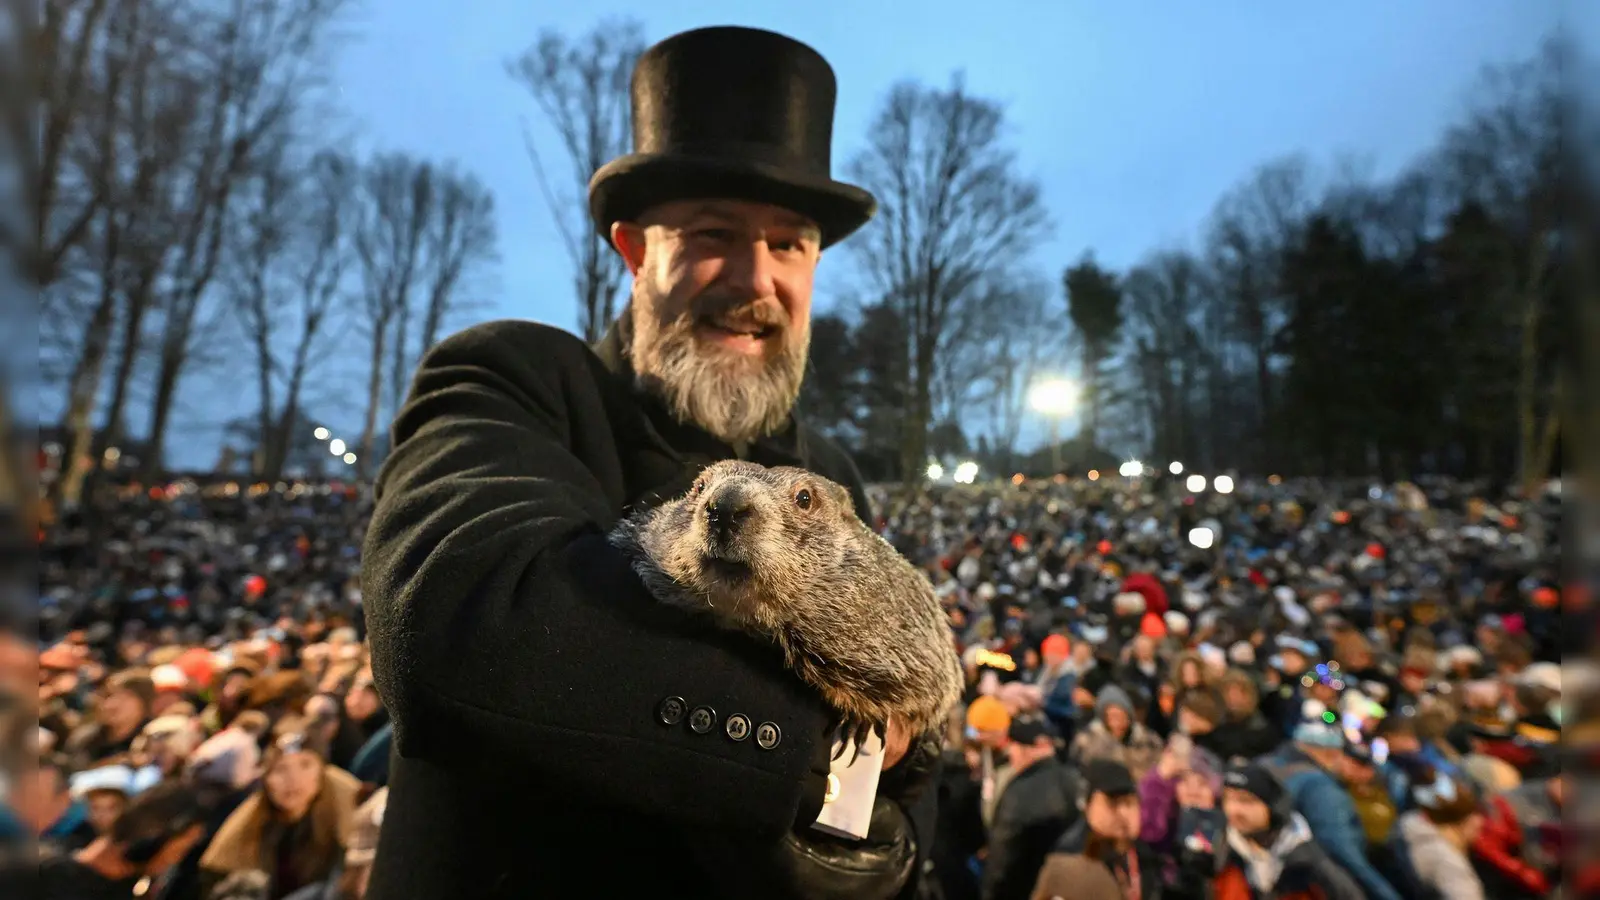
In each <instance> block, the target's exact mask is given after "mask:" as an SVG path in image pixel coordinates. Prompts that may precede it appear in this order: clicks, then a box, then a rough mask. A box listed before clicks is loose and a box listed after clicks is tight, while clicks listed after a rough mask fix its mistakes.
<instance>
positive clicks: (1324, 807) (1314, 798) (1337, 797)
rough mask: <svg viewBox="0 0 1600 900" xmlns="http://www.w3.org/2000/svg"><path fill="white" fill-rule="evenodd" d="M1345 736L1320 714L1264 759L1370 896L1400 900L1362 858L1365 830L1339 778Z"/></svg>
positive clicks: (1374, 899) (1294, 803)
mask: <svg viewBox="0 0 1600 900" xmlns="http://www.w3.org/2000/svg"><path fill="white" fill-rule="evenodd" d="M1344 746H1345V737H1344V735H1343V734H1342V733H1341V732H1340V730H1339V729H1338V728H1337V727H1335V726H1333V725H1331V724H1327V723H1325V722H1323V721H1322V720H1321V719H1320V718H1308V719H1306V720H1304V721H1302V722H1301V723H1300V725H1299V726H1298V727H1297V728H1296V729H1295V732H1294V738H1293V740H1292V741H1291V742H1290V743H1288V744H1286V745H1284V746H1283V747H1282V748H1280V749H1279V750H1278V751H1277V752H1276V753H1275V754H1272V755H1270V756H1268V757H1266V758H1265V759H1264V760H1263V763H1264V764H1265V765H1266V766H1267V767H1268V768H1269V769H1270V770H1271V771H1272V772H1273V774H1274V775H1275V776H1277V778H1278V779H1279V780H1280V781H1282V782H1283V784H1284V786H1285V788H1286V790H1287V791H1288V795H1289V800H1290V804H1291V806H1292V807H1293V809H1294V811H1295V812H1296V813H1299V814H1300V816H1301V817H1302V818H1304V820H1305V821H1306V823H1307V825H1308V826H1309V827H1310V829H1311V833H1312V835H1313V836H1315V838H1316V841H1317V843H1318V844H1319V845H1321V847H1322V849H1323V850H1325V851H1327V854H1328V856H1329V857H1331V858H1332V859H1333V861H1334V862H1336V863H1338V864H1339V865H1340V866H1343V867H1344V869H1345V871H1347V872H1349V873H1350V875H1351V876H1352V877H1353V878H1354V879H1355V880H1356V882H1357V883H1358V884H1360V885H1361V890H1362V891H1364V892H1365V893H1366V895H1367V897H1368V898H1369V900H1400V895H1399V893H1397V892H1396V891H1395V888H1394V886H1393V885H1391V884H1390V883H1389V882H1388V881H1387V880H1386V879H1385V878H1384V877H1383V875H1382V874H1380V873H1379V872H1378V870H1377V869H1376V868H1375V867H1374V866H1373V865H1372V863H1371V861H1370V860H1369V859H1368V858H1367V840H1366V832H1365V831H1364V830H1363V829H1362V827H1361V819H1360V817H1359V816H1358V815H1357V814H1356V808H1355V803H1354V801H1352V800H1351V799H1350V794H1349V793H1348V792H1347V791H1346V790H1345V788H1344V785H1343V783H1342V777H1341V776H1342V772H1343V767H1344V764H1345V761H1346V756H1345V751H1344Z"/></svg>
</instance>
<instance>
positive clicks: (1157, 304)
mask: <svg viewBox="0 0 1600 900" xmlns="http://www.w3.org/2000/svg"><path fill="white" fill-rule="evenodd" d="M1205 277H1206V274H1205V272H1204V268H1203V266H1202V265H1201V263H1200V261H1199V260H1197V259H1195V258H1194V257H1193V256H1191V255H1190V254H1188V253H1185V252H1182V251H1167V252H1163V253H1157V254H1155V255H1154V256H1152V257H1151V258H1149V259H1147V260H1146V261H1144V262H1143V263H1141V264H1140V265H1138V266H1136V267H1135V268H1134V269H1132V270H1131V271H1130V272H1128V274H1127V276H1126V277H1125V278H1124V279H1123V292H1124V296H1125V297H1126V298H1127V301H1126V308H1127V322H1128V325H1127V332H1128V337H1129V338H1130V339H1131V341H1132V347H1131V349H1130V352H1131V353H1132V354H1133V359H1132V360H1131V362H1132V363H1133V368H1134V373H1135V374H1136V377H1137V378H1138V381H1139V386H1140V392H1139V393H1140V395H1141V396H1142V398H1143V399H1144V401H1145V405H1146V414H1147V415H1148V417H1149V422H1150V435H1151V438H1152V441H1153V446H1152V447H1151V450H1152V451H1153V452H1154V453H1155V454H1156V455H1157V457H1158V458H1161V459H1178V460H1184V459H1188V460H1193V459H1195V453H1196V450H1197V449H1198V446H1199V440H1198V435H1197V434H1196V425H1197V423H1196V422H1195V421H1193V418H1192V415H1191V414H1192V411H1193V410H1194V408H1195V406H1196V405H1197V404H1195V403H1194V402H1193V397H1194V390H1193V389H1194V385H1195V384H1196V383H1197V382H1198V380H1199V376H1200V373H1201V371H1202V369H1203V362H1202V360H1201V359H1200V354H1199V348H1200V340H1199V335H1198V333H1197V330H1196V328H1195V325H1194V321H1193V317H1194V315H1195V310H1196V309H1197V308H1199V307H1200V305H1201V303H1202V297H1201V294H1202V292H1203V291H1204V290H1205V284H1204V281H1205Z"/></svg>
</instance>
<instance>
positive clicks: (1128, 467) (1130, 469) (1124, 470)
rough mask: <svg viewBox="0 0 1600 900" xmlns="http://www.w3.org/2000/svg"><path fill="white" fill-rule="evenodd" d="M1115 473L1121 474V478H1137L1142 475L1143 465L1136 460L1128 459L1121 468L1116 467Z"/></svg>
mask: <svg viewBox="0 0 1600 900" xmlns="http://www.w3.org/2000/svg"><path fill="white" fill-rule="evenodd" d="M1117 472H1118V473H1119V474H1121V475H1122V477H1123V478H1138V477H1139V476H1140V475H1143V474H1144V463H1142V462H1139V461H1138V460H1137V459H1130V460H1128V461H1127V462H1125V463H1123V464H1122V465H1121V466H1118V467H1117Z"/></svg>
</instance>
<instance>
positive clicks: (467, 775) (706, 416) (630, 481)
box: [362, 27, 939, 900]
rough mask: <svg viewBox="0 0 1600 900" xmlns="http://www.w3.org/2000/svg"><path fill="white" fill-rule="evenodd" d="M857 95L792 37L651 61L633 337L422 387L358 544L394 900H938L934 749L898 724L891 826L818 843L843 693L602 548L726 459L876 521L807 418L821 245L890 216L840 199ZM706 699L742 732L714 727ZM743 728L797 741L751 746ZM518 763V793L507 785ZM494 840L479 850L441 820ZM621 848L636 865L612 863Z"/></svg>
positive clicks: (612, 228) (636, 87)
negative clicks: (816, 682) (810, 682)
mask: <svg viewBox="0 0 1600 900" xmlns="http://www.w3.org/2000/svg"><path fill="white" fill-rule="evenodd" d="M735 71H738V72H743V73H744V74H743V75H742V76H741V77H738V78H729V77H728V76H727V73H729V72H735ZM834 93H835V79H834V75H833V72H832V70H831V67H830V66H829V65H828V63H827V62H826V61H825V60H824V59H823V58H822V57H821V56H820V55H819V54H818V53H817V52H816V51H815V50H814V49H812V48H810V47H808V46H805V45H803V44H800V43H799V42H797V41H794V40H792V39H790V38H788V37H785V36H782V35H778V34H774V33H772V32H766V31H759V30H755V29H746V28H733V27H718V28H705V29H697V30H694V31H690V32H686V33H683V34H679V35H675V36H672V37H670V38H667V39H666V40H664V41H662V42H660V43H658V44H656V45H655V46H654V47H653V48H651V49H649V50H646V51H645V52H644V53H643V54H642V55H641V56H640V57H639V59H638V62H637V65H636V69H635V74H634V77H633V80H632V101H633V109H634V128H633V134H634V139H635V143H636V150H637V151H639V152H638V153H637V154H635V155H630V156H627V157H624V158H622V159H619V160H616V161H614V162H612V163H610V164H608V165H606V166H604V167H602V169H601V170H600V171H598V172H596V173H595V177H594V178H593V180H592V181H591V182H590V185H591V187H590V211H591V212H592V214H593V219H594V222H593V224H594V226H595V228H596V229H597V231H598V232H599V233H601V234H603V235H605V236H607V237H608V238H609V239H610V241H611V243H612V246H613V247H614V248H615V249H616V250H617V252H618V254H619V255H620V257H621V259H622V262H623V263H624V264H625V265H626V267H627V269H628V272H629V274H630V275H631V277H632V289H631V295H630V299H629V302H628V304H627V305H626V306H625V308H624V309H623V311H622V312H621V314H620V315H619V317H618V319H617V321H616V323H615V325H614V327H613V329H612V330H611V332H610V333H609V334H608V335H607V337H606V338H605V339H604V340H603V341H601V342H600V343H599V344H598V345H597V346H595V347H592V348H591V347H589V346H586V345H585V344H584V343H583V342H581V341H580V340H579V339H577V338H575V337H573V336H572V335H570V334H567V333H565V332H562V331H559V330H557V329H555V328H551V327H547V326H542V325H538V324H535V323H529V322H510V321H505V322H493V323H488V324H484V325H479V326H476V327H473V328H471V329H468V330H467V331H464V332H462V333H459V334H456V335H454V336H452V337H449V338H446V339H445V340H444V341H442V342H440V343H439V344H438V345H437V346H435V347H434V348H433V349H432V350H430V351H429V353H428V354H427V355H426V356H425V357H424V358H423V360H422V362H421V364H420V365H419V367H418V369H417V372H416V374H415V376H414V377H413V380H412V390H411V393H410V396H409V397H408V399H407V400H406V402H405V403H404V405H403V406H402V408H401V409H400V410H399V413H398V415H397V417H396V419H395V422H394V426H393V434H394V439H393V441H392V449H391V451H390V455H389V457H388V459H387V460H386V461H385V464H384V467H383V469H382V471H381V473H380V475H379V478H378V483H377V486H376V489H375V493H376V505H375V507H374V510H373V515H372V518H371V521H370V523H369V524H368V528H367V533H366V536H365V543H364V545H363V549H362V577H363V581H362V600H363V611H364V612H365V616H366V624H367V628H368V634H369V637H370V640H371V646H372V663H373V667H372V668H373V674H374V676H375V678H376V680H377V683H378V687H379V691H380V693H381V694H382V695H383V697H384V700H385V701H386V703H387V705H388V708H389V711H390V715H391V716H392V717H393V718H394V720H395V722H396V728H395V736H396V743H397V753H396V755H395V756H394V762H393V765H394V771H393V772H391V776H392V777H391V780H390V795H389V804H390V810H389V813H388V814H387V816H386V818H385V820H384V821H385V823H386V827H385V829H384V835H383V840H382V841H381V842H380V844H379V852H378V859H377V862H376V863H375V864H374V865H375V868H374V872H373V879H372V886H371V893H372V896H373V897H375V898H378V900H391V898H398V897H410V896H416V895H423V896H431V895H441V896H442V895H445V894H447V893H457V892H459V893H464V894H477V893H482V892H486V891H487V890H489V888H490V886H491V885H498V886H499V887H498V888H497V889H498V890H501V891H503V892H505V893H507V894H518V893H529V892H533V891H537V890H539V889H540V885H541V884H542V882H543V880H544V879H546V878H548V877H549V876H550V873H551V872H561V871H567V870H571V869H574V868H580V867H581V869H582V871H583V872H584V878H585V879H587V880H588V881H589V882H590V883H589V885H588V890H590V891H591V892H593V893H598V894H604V895H619V896H620V895H628V894H635V893H666V894H672V893H684V892H689V893H715V892H719V891H721V892H739V891H743V890H746V889H747V887H748V885H749V884H751V883H752V882H758V883H764V884H771V885H772V890H773V891H774V892H775V893H782V892H784V891H785V890H790V891H793V892H795V893H798V894H802V895H803V894H805V893H808V892H811V891H813V890H814V888H810V887H807V886H806V885H807V884H809V883H810V881H809V880H810V879H816V880H824V881H827V882H829V883H835V882H837V881H838V880H839V879H841V878H844V877H845V876H846V874H853V875H854V876H856V878H857V879H858V884H857V886H856V887H854V888H853V889H851V893H852V894H854V895H855V896H859V897H862V898H875V897H881V898H887V897H894V896H898V895H900V894H901V893H902V892H903V891H906V890H913V889H915V888H914V883H915V882H916V881H917V880H918V879H919V878H920V877H921V873H922V871H923V865H922V861H923V860H925V859H926V855H927V852H928V847H927V841H926V840H921V841H919V840H918V838H917V836H918V835H927V834H931V833H932V832H933V820H934V809H933V806H932V804H933V802H934V800H935V799H936V792H934V791H929V790H923V787H925V786H926V785H927V783H928V781H929V780H930V779H931V778H932V776H933V771H932V768H933V767H934V766H935V765H936V764H937V761H938V759H939V736H938V734H937V733H930V734H925V735H911V734H908V733H906V732H905V730H904V727H903V724H902V723H898V722H891V723H889V725H888V748H889V749H888V750H887V751H886V752H885V754H884V759H885V763H884V770H885V771H884V777H883V778H882V779H881V780H880V781H879V783H878V784H879V789H878V796H877V802H878V803H879V804H880V805H881V807H882V809H881V811H880V812H879V814H878V815H877V816H876V817H875V819H874V821H875V822H876V823H877V827H875V828H874V829H873V831H872V833H870V834H869V835H868V839H867V840H866V841H863V842H858V843H855V844H846V843H843V842H838V841H829V840H825V839H824V838H825V837H826V836H825V835H822V834H820V833H819V832H817V831H815V830H813V829H812V828H810V827H809V826H810V823H811V822H814V821H815V819H816V817H817V815H818V813H819V811H820V810H821V808H822V801H823V797H824V794H825V790H826V784H827V774H828V761H827V757H828V749H829V748H828V741H827V740H826V739H825V738H824V737H823V735H824V734H825V730H826V728H827V724H828V719H829V714H828V711H827V709H826V706H825V704H824V703H823V701H822V698H821V697H820V696H816V695H814V694H813V693H811V692H807V691H804V690H802V689H801V683H800V681H799V679H798V678H797V677H796V676H795V675H794V674H793V673H792V672H790V671H787V670H786V669H785V668H783V666H782V665H781V664H780V661H779V660H778V659H777V658H775V657H771V656H770V655H766V654H762V653H757V652H755V651H756V649H757V647H756V643H755V642H753V641H751V640H750V639H749V638H747V637H744V636H742V635H739V634H735V633H732V632H729V631H725V630H716V629H706V628H704V627H703V623H702V622H700V621H699V620H698V619H697V618H696V617H692V616H688V615H685V614H683V613H682V612H681V611H678V610H672V609H668V608H665V607H663V605H662V604H660V603H658V602H656V601H655V599H654V598H652V597H650V596H649V594H648V592H647V590H646V589H645V588H644V586H643V584H642V582H641V581H640V580H639V578H638V576H637V574H636V573H635V572H634V570H633V568H632V566H631V565H630V563H629V561H628V560H627V559H626V558H625V557H624V556H623V554H622V552H621V551H620V550H618V549H617V548H615V547H613V546H612V545H611V544H610V543H609V542H608V541H607V540H606V532H607V531H608V530H609V529H610V528H611V527H612V526H613V525H614V524H615V523H616V522H617V520H618V519H619V518H620V517H621V516H622V515H624V514H625V513H630V512H634V511H638V510H641V509H645V508H649V507H650V506H652V505H654V504H655V503H657V502H659V501H661V500H663V499H666V498H671V497H676V496H678V495H680V494H682V493H684V492H685V491H687V489H688V488H689V487H690V486H691V484H692V482H693V480H694V478H695V477H696V476H697V475H698V473H699V471H700V470H701V469H702V468H704V467H705V466H706V465H708V464H710V463H712V462H715V461H718V460H723V459H730V458H743V459H747V460H752V461H754V462H757V463H762V464H766V465H792V466H800V467H804V468H807V469H810V470H812V471H815V472H817V473H818V474H820V475H823V476H825V477H828V478H830V479H832V480H834V481H836V482H838V483H840V484H843V485H845V486H846V487H847V489H848V491H849V493H850V496H851V500H852V506H853V508H854V511H855V513H856V514H857V515H859V516H860V517H861V518H862V520H863V521H865V522H873V521H875V519H876V517H875V515H874V512H873V507H872V506H871V501H870V500H869V498H868V496H867V494H866V491H865V486H864V485H863V483H862V479H861V476H860V473H859V471H858V470H857V469H856V467H855V466H854V464H853V463H852V461H851V460H850V458H849V457H848V456H847V455H846V454H845V453H844V452H843V451H842V450H841V449H840V448H839V447H838V446H837V445H836V444H834V443H833V442H832V441H830V440H829V439H828V438H826V437H825V436H823V435H822V434H821V433H819V432H817V431H815V430H812V429H810V428H809V427H807V426H805V425H804V424H803V423H801V422H800V421H799V420H798V419H797V417H796V416H795V415H794V406H795V402H796V400H797V399H798V396H799V392H800V386H801V381H802V379H803V377H804V374H805V371H806V364H805V360H806V358H807V356H806V355H807V352H808V345H809V334H810V321H811V294H812V285H813V281H814V278H815V276H816V272H817V264H818V262H819V260H820V258H821V254H822V252H823V248H824V247H829V246H832V245H833V244H834V243H835V242H837V241H839V240H841V239H843V238H844V237H845V236H846V235H848V234H850V233H851V232H853V231H855V230H856V229H857V228H858V227H860V226H861V225H863V224H865V222H866V221H867V219H868V218H869V217H870V216H871V215H872V213H873V211H874V209H875V206H876V204H875V201H874V200H873V199H872V197H871V195H870V194H868V193H867V192H866V191H864V190H862V189H861V188H858V187H855V186H852V185H846V184H842V183H837V182H833V181H831V180H829V179H827V178H825V177H819V174H818V173H819V170H820V171H822V172H825V171H826V170H827V168H828V162H827V160H828V158H829V156H828V154H829V149H828V137H827V135H828V134H829V132H830V130H831V122H832V118H833V97H834ZM663 98H670V102H663ZM678 151H682V152H678ZM694 153H698V154H703V155H702V156H698V157H695V156H693V155H692V154H694ZM780 158H781V159H783V160H788V161H790V163H789V164H778V163H774V162H773V160H775V159H780ZM758 160H759V162H758ZM463 648H471V649H470V652H463ZM686 659H692V660H693V665H685V664H684V661H685V660H686ZM618 660H626V661H627V665H626V666H624V667H619V666H618V665H617V661H618ZM580 696H581V697H583V698H584V702H582V703H569V702H564V701H563V702H559V703H556V702H551V698H554V697H580ZM683 705H686V706H687V707H688V709H690V710H693V709H699V708H701V707H704V708H705V709H706V711H707V712H708V713H710V714H711V715H713V716H714V717H715V718H716V720H717V721H716V722H715V723H714V724H715V725H716V730H715V731H714V732H712V733H711V734H710V736H708V735H707V734H701V733H700V732H699V731H697V730H691V729H690V728H689V725H688V723H687V722H685V721H683V719H684V718H687V717H686V716H684V715H682V714H681V713H680V712H678V711H677V710H678V708H679V706H683ZM713 710H714V712H712V711H713ZM735 713H737V714H739V715H744V716H755V717H757V718H756V722H754V723H752V724H756V723H760V722H766V723H769V725H770V726H771V727H768V728H759V726H758V730H757V731H756V736H757V737H759V738H761V740H760V741H755V740H746V741H732V740H727V739H725V738H723V737H722V736H721V735H722V731H721V728H722V722H721V719H722V718H724V717H726V716H730V715H732V714H735ZM663 720H665V721H663ZM694 721H701V718H700V717H699V716H696V717H694ZM902 766H904V768H902ZM501 769H505V770H513V769H515V770H516V771H517V773H518V775H517V778H516V780H514V781H506V780H502V779H485V778H484V777H483V773H484V772H485V771H498V770H501ZM533 808H540V809H549V808H556V809H561V810H562V811H563V812H562V815H560V816H559V821H557V818H558V817H545V816H537V815H530V814H529V810H530V809H533ZM469 811H470V812H469ZM469 816H470V818H472V819H473V820H474V821H475V822H476V823H478V827H474V828H470V829H466V828H463V829H452V830H446V831H444V832H443V833H441V830H440V829H439V828H437V827H436V826H435V825H434V822H435V821H437V820H438V819H439V818H440V817H443V818H444V819H446V820H449V821H461V820H465V819H467V818H468V817H469ZM601 847H604V851H603V855H604V857H605V858H606V859H607V860H612V859H617V858H624V859H628V860H629V861H630V864H629V865H627V866H616V865H588V864H586V861H594V860H597V859H598V858H599V856H598V855H597V854H600V853H601V850H600V848H601ZM908 860H912V862H910V864H908ZM463 879H466V883H463ZM908 884H909V885H912V887H909V888H908ZM785 885H787V887H785Z"/></svg>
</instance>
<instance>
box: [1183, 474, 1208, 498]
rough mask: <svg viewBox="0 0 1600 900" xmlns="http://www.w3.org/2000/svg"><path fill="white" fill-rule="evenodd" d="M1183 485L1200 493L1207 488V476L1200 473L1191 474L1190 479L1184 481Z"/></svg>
mask: <svg viewBox="0 0 1600 900" xmlns="http://www.w3.org/2000/svg"><path fill="white" fill-rule="evenodd" d="M1183 486H1184V487H1186V488H1188V489H1189V490H1190V491H1192V492H1194V493H1196V494H1198V493H1200V492H1201V491H1203V490H1205V489H1206V477H1205V476H1204V475H1200V474H1198V473H1197V474H1194V475H1190V476H1189V478H1188V480H1187V481H1185V482H1184V483H1183Z"/></svg>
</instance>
